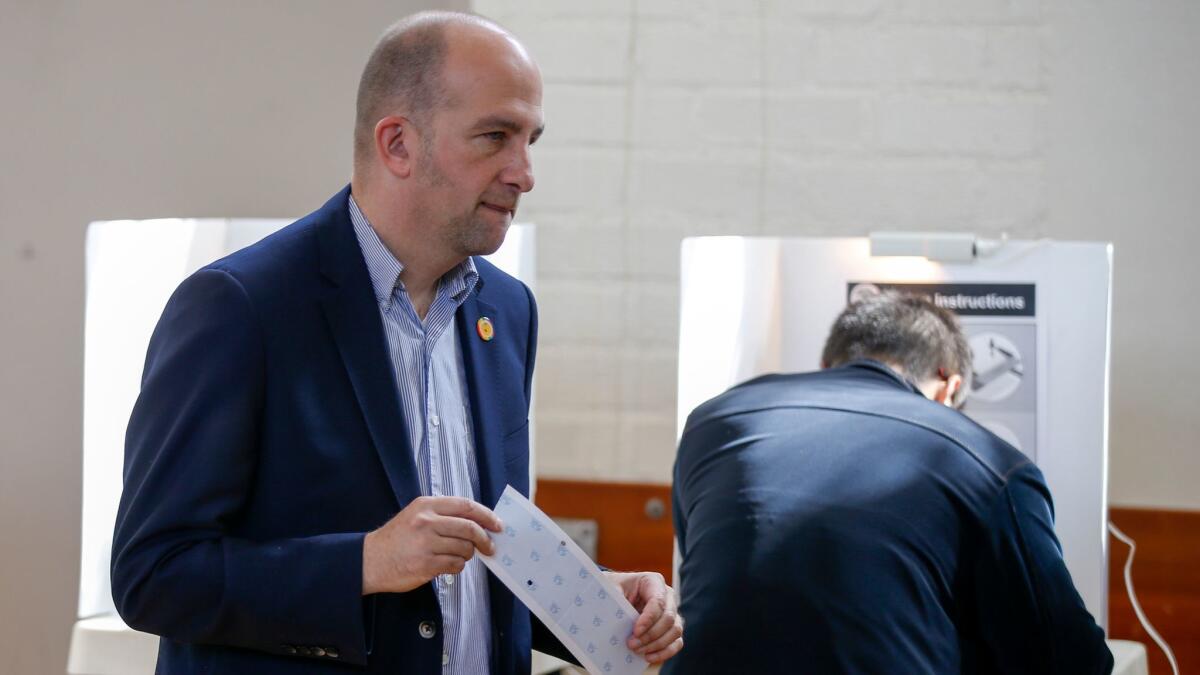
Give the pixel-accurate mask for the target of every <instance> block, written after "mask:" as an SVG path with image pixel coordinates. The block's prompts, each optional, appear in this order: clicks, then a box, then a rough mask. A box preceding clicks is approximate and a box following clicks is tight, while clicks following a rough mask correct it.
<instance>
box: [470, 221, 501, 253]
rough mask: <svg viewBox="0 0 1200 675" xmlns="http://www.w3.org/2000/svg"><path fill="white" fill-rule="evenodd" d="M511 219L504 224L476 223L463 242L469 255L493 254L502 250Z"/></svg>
mask: <svg viewBox="0 0 1200 675" xmlns="http://www.w3.org/2000/svg"><path fill="white" fill-rule="evenodd" d="M508 225H509V219H505V222H504V223H503V224H499V223H495V222H480V223H476V224H475V227H474V228H472V232H471V235H472V236H470V237H468V238H467V240H466V241H464V242H463V244H464V246H463V249H464V252H465V253H466V254H467V255H491V254H493V253H495V252H496V251H498V250H500V246H501V245H503V244H504V237H505V236H506V235H507V234H508Z"/></svg>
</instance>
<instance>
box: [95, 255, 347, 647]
mask: <svg viewBox="0 0 1200 675" xmlns="http://www.w3.org/2000/svg"><path fill="white" fill-rule="evenodd" d="M258 321H259V319H258V317H257V315H256V314H255V312H254V309H253V307H252V303H251V301H250V298H249V297H248V295H247V293H246V292H245V289H244V288H243V287H242V285H241V284H240V283H239V282H238V281H237V279H235V278H234V277H233V276H232V275H231V274H230V273H228V272H226V271H223V270H220V269H212V268H209V269H205V270H201V271H200V272H197V273H196V274H194V275H192V276H191V277H190V278H189V279H188V280H186V281H185V282H184V283H183V284H182V285H181V286H180V287H179V289H178V290H177V291H176V292H175V294H174V295H173V296H172V298H171V300H170V301H169V302H168V304H167V307H166V309H165V311H164V313H163V315H162V317H161V319H160V320H159V323H158V326H157V327H156V328H155V331H154V335H153V336H152V338H151V341H150V347H149V350H148V353H147V357H146V364H145V370H144V372H143V376H142V390H141V394H140V395H139V397H138V400H137V403H136V404H135V406H134V410H133V414H132V417H131V419H130V421H129V428H128V431H127V434H126V443H125V468H124V490H123V492H122V495H121V502H120V507H119V510H118V513H117V522H116V528H115V531H114V537H113V549H112V551H113V553H112V568H111V572H112V588H113V599H114V601H115V603H116V607H117V610H118V612H119V613H120V614H121V616H122V618H124V619H125V621H126V622H127V623H128V624H129V625H130V626H132V627H133V628H136V629H139V630H142V631H146V632H149V633H155V634H158V635H161V636H163V637H166V638H170V639H172V640H179V641H184V642H193V643H206V644H220V645H231V646H237V647H245V648H250V649H255V650H260V651H265V652H270V653H275V654H287V655H294V654H295V653H296V652H297V651H300V653H302V654H303V653H305V652H309V653H319V652H317V650H313V649H297V647H298V646H304V647H320V648H321V651H322V652H324V651H325V650H330V648H332V652H333V653H334V654H336V655H337V659H338V660H339V661H342V662H349V663H356V664H365V663H366V647H365V641H366V640H365V630H364V626H363V600H362V544H363V537H364V536H365V535H364V533H337V534H326V535H320V536H313V537H304V538H292V539H276V540H270V541H252V540H248V539H244V538H239V537H237V536H234V535H233V534H232V533H231V523H235V522H236V520H237V519H238V517H239V514H240V512H241V511H242V509H243V508H244V506H245V504H246V502H247V498H248V495H249V492H250V490H251V489H252V484H253V483H252V481H253V479H254V472H255V468H256V464H257V461H256V460H257V455H258V438H259V432H260V426H261V424H262V418H261V411H262V409H263V401H264V395H265V394H264V392H265V354H264V344H263V337H262V333H261V331H260V327H259V323H258ZM324 658H330V657H329V656H326V657H324Z"/></svg>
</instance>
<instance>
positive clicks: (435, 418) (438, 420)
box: [429, 415, 442, 427]
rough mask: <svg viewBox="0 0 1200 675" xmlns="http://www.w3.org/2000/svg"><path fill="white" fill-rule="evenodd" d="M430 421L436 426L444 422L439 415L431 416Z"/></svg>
mask: <svg viewBox="0 0 1200 675" xmlns="http://www.w3.org/2000/svg"><path fill="white" fill-rule="evenodd" d="M429 423H430V424H432V425H433V426H435V427H436V426H438V425H439V424H441V423H442V419H441V418H440V417H438V416H437V415H433V416H431V417H430V418H429Z"/></svg>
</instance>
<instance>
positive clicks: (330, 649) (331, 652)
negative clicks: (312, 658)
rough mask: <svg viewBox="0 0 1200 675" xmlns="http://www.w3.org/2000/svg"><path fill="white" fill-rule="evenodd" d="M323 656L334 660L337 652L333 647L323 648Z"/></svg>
mask: <svg viewBox="0 0 1200 675" xmlns="http://www.w3.org/2000/svg"><path fill="white" fill-rule="evenodd" d="M325 656H328V657H329V658H331V659H336V658H337V657H338V656H339V655H338V650H337V648H335V647H326V648H325Z"/></svg>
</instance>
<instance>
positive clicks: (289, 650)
mask: <svg viewBox="0 0 1200 675" xmlns="http://www.w3.org/2000/svg"><path fill="white" fill-rule="evenodd" d="M282 646H283V652H284V653H285V654H290V655H292V656H295V655H296V648H295V647H293V646H292V645H282Z"/></svg>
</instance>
